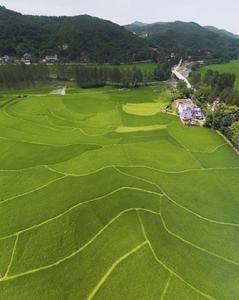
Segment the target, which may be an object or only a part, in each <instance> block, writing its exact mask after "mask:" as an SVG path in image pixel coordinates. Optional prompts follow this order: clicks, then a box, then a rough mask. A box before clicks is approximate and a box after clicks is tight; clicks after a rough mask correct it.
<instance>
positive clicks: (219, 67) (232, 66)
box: [200, 60, 239, 90]
mask: <svg viewBox="0 0 239 300" xmlns="http://www.w3.org/2000/svg"><path fill="white" fill-rule="evenodd" d="M207 70H214V71H219V72H226V73H234V74H235V75H236V83H235V89H236V90H239V60H233V61H231V62H230V63H226V64H215V65H208V66H205V67H202V68H201V69H200V72H202V73H203V74H205V73H206V71H207Z"/></svg>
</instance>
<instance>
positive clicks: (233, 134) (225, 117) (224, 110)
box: [205, 105, 239, 148]
mask: <svg viewBox="0 0 239 300" xmlns="http://www.w3.org/2000/svg"><path fill="white" fill-rule="evenodd" d="M238 124H239V107H238V106H226V105H218V106H217V107H216V108H215V109H214V110H213V111H212V110H210V111H209V112H208V114H207V118H206V124H205V126H206V127H211V128H214V129H217V130H219V131H220V132H221V133H222V134H224V135H225V136H226V137H227V138H228V139H229V140H231V141H232V142H233V143H234V144H235V146H236V147H238V148H239V140H238V137H239V126H238Z"/></svg>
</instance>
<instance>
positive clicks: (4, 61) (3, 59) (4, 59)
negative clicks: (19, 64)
mask: <svg viewBox="0 0 239 300" xmlns="http://www.w3.org/2000/svg"><path fill="white" fill-rule="evenodd" d="M10 61H11V58H10V56H8V55H4V56H2V57H0V63H1V64H8V63H9V62H10Z"/></svg>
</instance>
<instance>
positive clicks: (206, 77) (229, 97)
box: [190, 70, 239, 105]
mask: <svg viewBox="0 0 239 300" xmlns="http://www.w3.org/2000/svg"><path fill="white" fill-rule="evenodd" d="M235 80H236V76H235V74H233V73H219V72H218V71H213V70H207V71H206V72H205V73H204V74H203V75H201V73H197V72H195V73H192V75H191V78H190V81H191V83H192V85H193V86H194V88H195V89H196V91H195V93H194V96H195V98H196V99H197V100H198V101H199V102H201V103H202V104H203V103H204V104H205V103H213V102H214V101H216V100H220V101H221V102H223V103H226V104H230V105H239V92H238V91H235V90H234V85H235Z"/></svg>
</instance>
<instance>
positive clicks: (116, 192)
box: [0, 86, 239, 300]
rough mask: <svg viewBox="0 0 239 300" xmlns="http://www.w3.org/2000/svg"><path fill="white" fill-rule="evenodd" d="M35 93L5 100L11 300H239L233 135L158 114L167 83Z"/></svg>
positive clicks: (1, 144)
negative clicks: (230, 138) (230, 141)
mask: <svg viewBox="0 0 239 300" xmlns="http://www.w3.org/2000/svg"><path fill="white" fill-rule="evenodd" d="M25 92H26V93H27V91H25ZM23 94H25V93H23ZM27 94H28V95H29V96H28V97H27V98H26V99H19V98H16V99H14V95H15V96H16V95H18V92H15V93H14V92H12V93H8V94H7V95H3V93H2V98H1V99H2V102H1V103H2V105H1V106H0V186H1V188H0V300H31V299H32V300H68V299H69V300H75V299H78V300H81V299H82V300H83V299H84V300H90V299H99V300H109V299H112V300H115V299H116V300H140V299H144V300H158V299H163V300H194V299H198V300H199V299H200V300H201V299H202V300H203V299H205V300H206V299H209V300H215V299H218V300H236V299H239V251H238V249H239V221H238V212H239V199H238V195H239V185H238V179H239V158H238V156H237V154H236V153H235V152H234V151H233V149H231V148H230V146H229V145H228V144H227V143H226V142H225V140H224V139H223V138H222V137H221V136H219V135H217V134H216V132H214V131H212V130H210V129H206V128H200V127H186V126H183V125H182V124H181V122H180V121H179V119H178V118H177V117H176V116H173V115H169V114H164V113H162V112H160V109H162V108H165V107H166V106H167V104H168V100H169V99H170V97H171V93H170V91H169V90H167V89H165V88H164V87H162V86H154V87H145V88H139V89H134V90H129V89H113V88H110V87H107V88H100V89H86V90H83V89H79V88H76V87H74V86H71V87H69V88H68V89H67V94H66V95H65V96H62V95H50V94H49V90H48V89H45V90H44V89H40V90H32V91H30V93H27ZM9 99H10V101H8V100H9Z"/></svg>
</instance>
